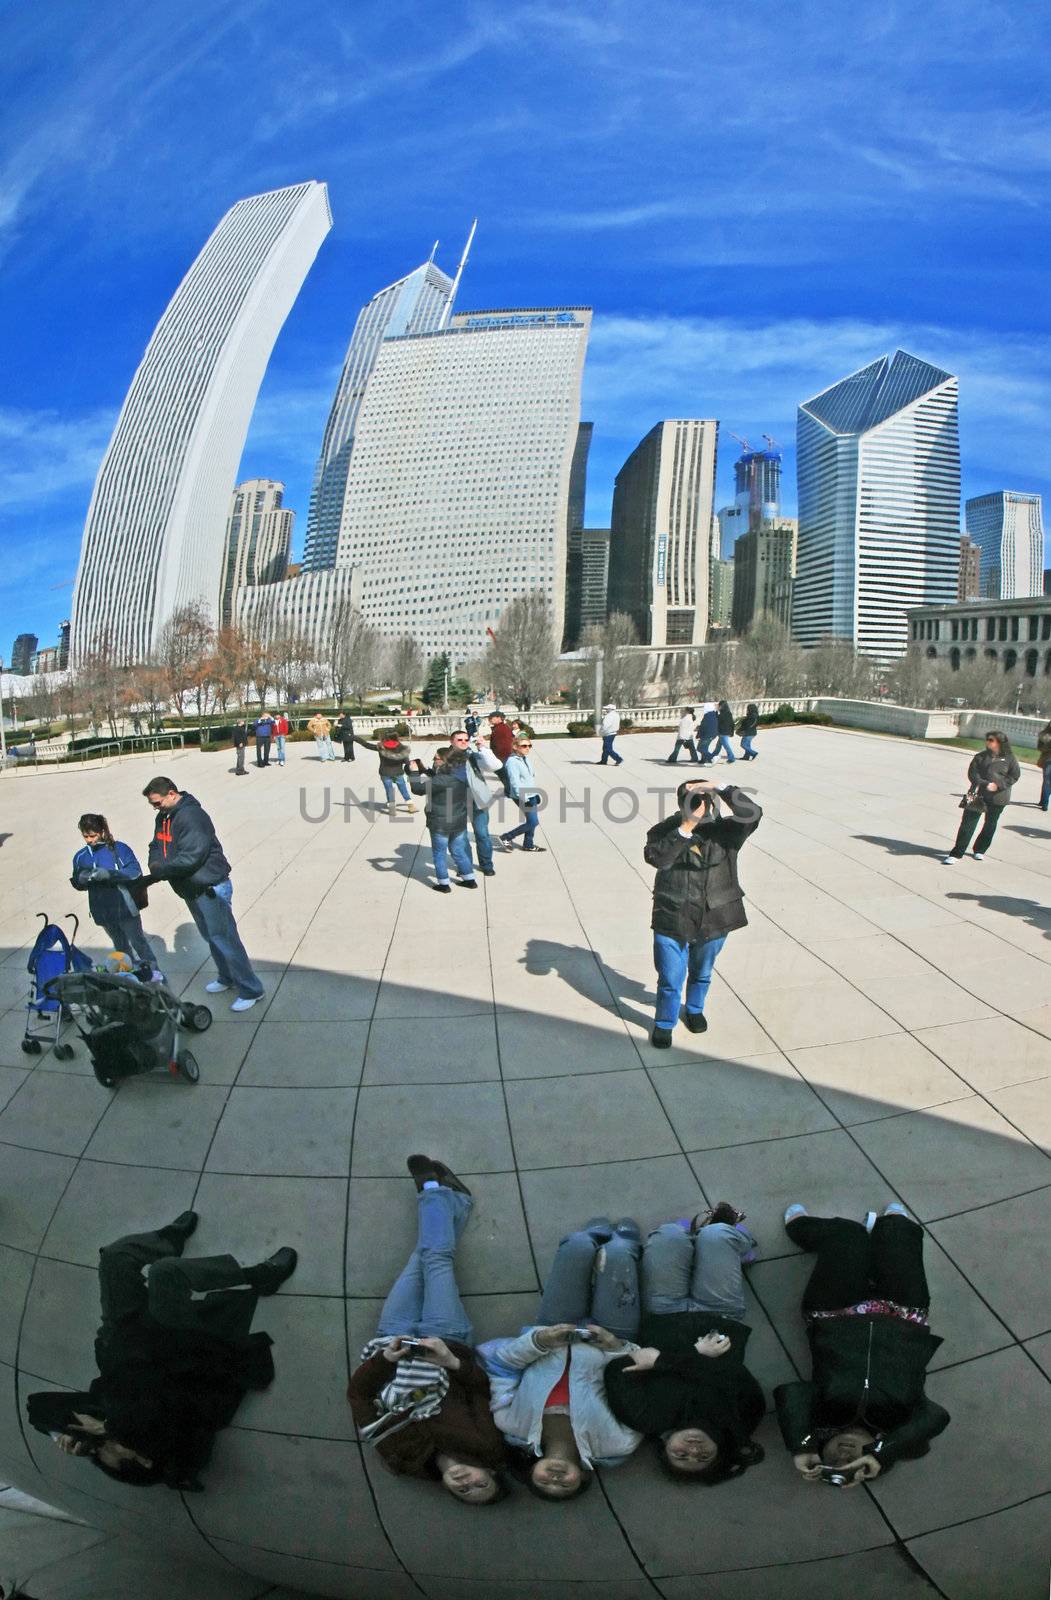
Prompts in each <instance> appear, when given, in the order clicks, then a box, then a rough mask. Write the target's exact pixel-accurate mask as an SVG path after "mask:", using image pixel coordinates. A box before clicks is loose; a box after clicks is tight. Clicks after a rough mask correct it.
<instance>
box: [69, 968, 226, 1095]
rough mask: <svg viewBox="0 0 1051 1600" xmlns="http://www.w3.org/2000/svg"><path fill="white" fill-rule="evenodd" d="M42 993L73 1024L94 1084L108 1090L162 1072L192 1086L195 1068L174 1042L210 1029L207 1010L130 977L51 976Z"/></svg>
mask: <svg viewBox="0 0 1051 1600" xmlns="http://www.w3.org/2000/svg"><path fill="white" fill-rule="evenodd" d="M47 991H48V993H49V994H50V995H52V996H53V998H55V999H56V1000H58V1001H59V1002H60V1003H61V1004H62V1006H64V1007H68V1008H69V1009H70V1010H71V1011H72V1013H73V1016H74V1018H75V1020H76V1024H77V1027H78V1029H79V1031H80V1034H81V1037H82V1038H83V1039H84V1040H85V1042H86V1044H87V1047H88V1050H89V1051H90V1053H91V1065H92V1068H93V1070H94V1073H95V1076H96V1078H97V1079H98V1081H99V1083H101V1084H103V1085H104V1087H105V1088H107V1089H112V1088H114V1087H115V1086H116V1085H117V1084H118V1083H120V1082H121V1080H122V1079H124V1078H132V1077H135V1076H136V1075H137V1074H138V1073H141V1072H155V1071H157V1070H158V1069H164V1068H167V1070H168V1071H169V1072H171V1073H172V1074H173V1076H178V1077H182V1078H185V1079H186V1081H187V1083H196V1082H197V1080H198V1078H199V1077H200V1075H201V1074H200V1068H199V1067H198V1065H197V1061H196V1059H195V1057H194V1056H193V1055H192V1054H191V1053H190V1051H189V1050H183V1049H182V1048H181V1044H180V1038H179V1034H180V1029H182V1028H189V1029H190V1030H191V1031H192V1032H194V1033H203V1032H204V1030H205V1029H206V1028H209V1027H211V1023H212V1013H211V1012H210V1011H209V1009H208V1007H207V1006H202V1005H197V1004H196V1003H195V1002H193V1001H183V1000H179V999H177V998H176V996H175V995H173V994H172V992H171V990H170V989H166V988H165V987H164V986H163V984H159V983H141V982H140V981H139V979H138V978H136V977H133V976H132V975H131V974H130V973H119V972H74V973H67V974H66V975H65V976H63V977H59V978H52V979H51V980H50V982H49V983H48V984H47Z"/></svg>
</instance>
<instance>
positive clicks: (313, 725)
mask: <svg viewBox="0 0 1051 1600" xmlns="http://www.w3.org/2000/svg"><path fill="white" fill-rule="evenodd" d="M307 732H308V733H311V734H313V736H314V746H315V749H316V750H317V758H318V760H319V761H335V759H336V752H335V751H334V750H333V748H332V724H331V722H330V721H329V719H328V718H327V717H326V716H323V715H322V713H321V712H320V711H315V712H314V715H313V716H312V717H311V719H310V721H309V722H308V723H307ZM362 742H363V743H364V741H362Z"/></svg>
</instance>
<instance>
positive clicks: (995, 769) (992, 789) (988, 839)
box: [942, 732, 1021, 867]
mask: <svg viewBox="0 0 1051 1600" xmlns="http://www.w3.org/2000/svg"><path fill="white" fill-rule="evenodd" d="M1020 776H1021V769H1020V767H1019V765H1018V762H1017V761H1016V760H1015V756H1014V751H1013V750H1012V749H1011V741H1010V740H1009V739H1008V737H1007V735H1006V733H999V732H994V733H987V734H986V736H985V749H984V750H979V751H978V753H977V754H976V755H975V756H974V757H973V758H972V760H971V762H970V765H969V766H968V768H967V782H968V784H969V785H970V787H969V789H968V790H967V793H966V794H965V795H964V797H963V799H962V800H961V801H960V807H961V809H962V811H963V816H962V817H961V818H960V826H959V829H958V830H957V833H956V842H955V843H954V845H953V847H952V849H951V850H950V851H949V854H948V855H947V856H943V857H942V860H943V861H944V863H945V865H946V866H947V867H950V866H952V865H954V863H955V862H957V861H961V860H962V859H963V857H964V855H965V854H966V852H967V846H968V845H969V844H970V842H971V839H972V837H973V835H974V831H975V829H976V828H977V826H978V823H979V822H981V824H982V831H981V833H980V834H979V835H978V837H977V839H975V841H974V851H973V853H972V857H973V859H974V860H975V861H983V860H984V859H985V853H986V851H987V850H988V848H989V846H990V845H991V844H992V842H993V835H994V834H995V832H996V829H997V825H998V823H999V821H1000V818H1001V816H1002V815H1003V812H1004V808H1005V806H1007V805H1008V804H1009V802H1010V799H1011V790H1012V789H1013V788H1014V786H1015V784H1016V783H1017V782H1018V779H1019V777H1020Z"/></svg>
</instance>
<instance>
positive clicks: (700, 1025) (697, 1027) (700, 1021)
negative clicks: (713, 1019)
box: [682, 1011, 708, 1033]
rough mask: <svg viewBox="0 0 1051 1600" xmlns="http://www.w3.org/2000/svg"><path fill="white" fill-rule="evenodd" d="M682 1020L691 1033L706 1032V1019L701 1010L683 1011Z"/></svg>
mask: <svg viewBox="0 0 1051 1600" xmlns="http://www.w3.org/2000/svg"><path fill="white" fill-rule="evenodd" d="M682 1020H683V1022H685V1024H686V1026H687V1027H688V1028H689V1030H690V1032H691V1033H707V1032H708V1019H707V1017H706V1016H705V1014H704V1012H703V1011H684V1012H683V1014H682Z"/></svg>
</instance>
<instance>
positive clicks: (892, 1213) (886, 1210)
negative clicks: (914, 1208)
mask: <svg viewBox="0 0 1051 1600" xmlns="http://www.w3.org/2000/svg"><path fill="white" fill-rule="evenodd" d="M908 1214H909V1213H908V1211H907V1210H906V1209H905V1207H904V1206H903V1205H902V1203H901V1201H900V1200H892V1201H891V1203H890V1205H889V1206H884V1207H883V1215H884V1216H885V1217H907V1216H908Z"/></svg>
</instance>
